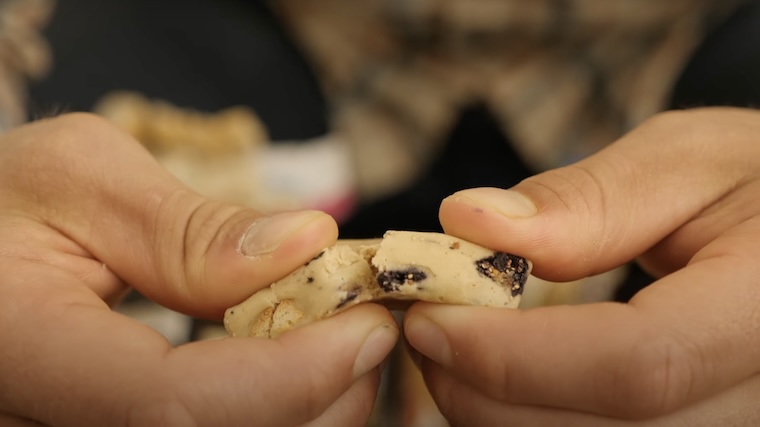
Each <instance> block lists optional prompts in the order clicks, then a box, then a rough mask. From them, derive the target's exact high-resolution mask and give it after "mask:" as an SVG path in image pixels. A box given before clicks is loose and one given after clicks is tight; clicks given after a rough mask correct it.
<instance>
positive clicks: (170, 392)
mask: <svg viewBox="0 0 760 427" xmlns="http://www.w3.org/2000/svg"><path fill="white" fill-rule="evenodd" d="M244 235H247V236H248V237H247V238H244V237H243V236H244ZM0 236H2V238H0V425H3V426H14V427H15V426H24V427H26V426H32V425H47V426H55V427H66V426H72V427H73V426H76V427H83V426H84V427H86V426H106V425H107V426H182V427H185V426H191V427H193V426H196V427H201V426H257V425H261V426H283V427H284V426H300V425H309V426H323V425H324V426H333V425H341V426H363V425H364V424H365V423H366V420H367V418H368V417H369V414H370V411H371V409H372V404H373V403H374V399H375V394H376V390H377V384H378V381H379V368H378V365H380V364H381V362H382V361H383V360H384V359H385V358H386V356H387V354H388V353H389V352H390V350H391V349H392V347H393V345H394V343H395V341H396V338H397V336H398V331H397V327H396V323H395V321H394V320H393V318H392V317H391V316H390V315H389V313H388V312H387V311H386V310H385V309H383V308H382V307H379V306H375V305H368V306H366V307H362V308H360V309H358V310H350V311H349V312H346V313H344V314H341V315H339V316H336V317H335V318H333V319H329V320H327V321H325V322H319V323H318V324H314V325H310V326H307V327H304V328H301V329H299V330H297V331H294V332H292V333H289V334H287V335H285V336H282V337H281V338H279V339H276V340H265V339H255V338H229V339H222V340H214V341H204V342H196V343H190V344H186V345H182V346H178V347H172V346H170V344H169V343H168V342H167V341H166V339H164V338H163V337H162V336H161V335H159V334H158V333H157V332H155V331H153V330H151V329H149V328H148V327H146V326H144V325H142V324H140V323H138V322H136V321H134V320H132V319H129V318H126V317H124V316H122V315H120V314H117V313H115V312H113V311H112V310H111V307H112V306H113V305H114V304H116V303H118V301H119V298H120V297H121V296H122V295H124V293H125V291H126V290H127V289H128V288H129V287H133V288H134V289H136V290H138V291H140V292H141V293H143V294H144V295H146V296H147V297H149V298H151V299H152V300H154V301H156V302H158V303H160V304H162V305H164V306H166V307H168V308H171V309H174V310H177V311H181V312H184V313H187V314H190V315H194V316H198V317H203V318H216V319H219V318H221V316H222V314H223V311H224V309H225V308H227V307H229V306H232V305H234V304H236V303H239V302H240V301H242V300H243V299H245V298H246V297H247V296H249V295H251V294H252V293H253V292H255V291H256V290H258V289H261V288H262V287H264V286H266V285H268V284H269V283H271V282H272V281H273V280H275V279H277V278H280V277H282V276H284V275H285V274H287V273H288V272H290V271H292V270H294V269H295V268H297V267H298V266H300V265H302V264H303V263H304V262H306V261H308V260H309V259H310V258H311V257H313V256H314V255H315V254H316V253H318V252H319V251H320V250H321V249H322V248H324V247H325V246H329V245H331V244H333V243H334V241H335V239H336V237H337V226H336V225H335V222H334V221H333V220H332V218H330V217H329V216H327V215H325V214H323V213H320V212H312V211H307V212H298V213H287V214H280V215H264V214H262V213H260V212H256V211H254V210H251V209H247V208H244V207H241V206H233V205H227V204H223V203H218V202H214V201H211V200H208V199H205V198H203V197H201V196H199V195H197V194H194V193H192V192H191V191H189V190H188V189H187V188H186V187H184V186H183V185H182V184H181V183H179V182H178V181H177V180H176V179H174V178H173V177H172V176H170V175H169V174H168V173H167V172H165V171H164V170H163V169H162V168H161V167H160V166H159V165H158V164H157V163H156V162H155V161H154V160H153V159H152V157H151V156H150V155H149V154H148V153H147V152H146V151H145V150H144V149H143V148H142V147H141V146H140V145H139V144H138V143H137V142H136V141H135V140H133V139H132V138H131V137H129V136H128V135H126V134H125V133H123V132H121V131H119V130H117V129H116V128H114V127H113V126H111V125H110V124H108V123H106V122H105V121H103V120H101V119H99V118H97V117H95V116H91V115H86V114H70V115H64V116H61V117H58V118H54V119H46V120H42V121H39V122H36V123H33V124H30V125H27V126H23V127H20V128H18V129H15V130H13V131H11V132H9V133H7V134H4V135H2V136H1V137H0Z"/></svg>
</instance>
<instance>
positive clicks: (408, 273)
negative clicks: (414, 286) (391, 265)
mask: <svg viewBox="0 0 760 427" xmlns="http://www.w3.org/2000/svg"><path fill="white" fill-rule="evenodd" d="M425 279H427V274H425V272H424V271H422V270H420V269H417V268H409V269H406V270H395V271H394V270H389V271H382V272H380V273H378V275H377V284H378V285H379V286H380V289H382V290H384V291H385V292H394V291H398V290H399V289H400V288H401V286H403V285H405V284H409V283H414V282H421V281H423V280H425Z"/></svg>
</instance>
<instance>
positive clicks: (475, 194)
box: [455, 188, 538, 218]
mask: <svg viewBox="0 0 760 427" xmlns="http://www.w3.org/2000/svg"><path fill="white" fill-rule="evenodd" d="M455 196H456V197H458V198H464V199H469V202H470V203H472V202H474V203H475V204H477V205H480V206H481V207H490V208H491V209H493V210H495V211H497V212H499V213H500V214H502V215H504V216H507V217H510V218H529V217H532V216H533V215H535V214H536V213H538V208H536V205H535V203H533V201H531V200H530V199H529V198H527V197H526V196H525V195H523V194H522V193H520V192H518V191H515V190H502V189H500V188H472V189H469V190H463V191H460V192H458V193H456V194H455Z"/></svg>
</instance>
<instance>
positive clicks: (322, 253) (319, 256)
mask: <svg viewBox="0 0 760 427" xmlns="http://www.w3.org/2000/svg"><path fill="white" fill-rule="evenodd" d="M325 252H327V250H323V251H322V252H320V253H318V254H317V255H316V256H315V257H314V258H312V259H310V260H309V262H307V263H306V264H304V265H303V266H304V267H306V266H308V265H309V264H311V263H312V261H316V260H318V259H320V258H322V255H324V254H325Z"/></svg>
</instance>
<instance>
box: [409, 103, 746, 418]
mask: <svg viewBox="0 0 760 427" xmlns="http://www.w3.org/2000/svg"><path fill="white" fill-rule="evenodd" d="M440 219H441V223H442V224H443V227H444V228H445V230H446V232H447V233H450V234H453V235H456V236H459V237H462V238H465V239H468V240H471V241H473V242H476V243H479V244H481V245H484V246H488V247H491V248H494V249H498V250H503V251H506V252H514V253H516V254H518V255H521V256H524V257H527V258H529V259H531V260H533V262H534V274H535V275H536V276H539V277H542V278H544V279H549V280H555V281H565V280H573V279H579V278H582V277H585V276H587V275H591V274H595V273H600V272H603V271H606V270H609V269H611V268H613V267H615V266H618V265H621V264H623V263H625V262H628V261H629V260H632V259H638V261H639V262H640V264H641V265H642V266H643V267H644V268H645V269H646V270H647V271H649V272H650V273H651V274H652V275H653V276H655V277H656V278H658V280H656V282H655V283H653V284H652V285H651V286H649V287H647V288H645V289H644V290H642V291H640V292H639V293H638V294H637V295H635V297H634V298H633V299H632V300H631V301H630V303H628V304H618V303H599V304H588V305H580V306H558V307H542V308H536V309H530V310H524V311H512V310H500V309H487V308H473V307H452V306H441V305H433V304H423V303H419V304H416V305H414V306H413V307H411V309H410V310H409V311H408V313H407V316H406V319H405V325H404V331H405V336H406V339H407V340H408V342H409V344H410V345H411V346H412V347H413V348H415V349H416V350H417V351H419V352H420V353H421V356H420V355H418V356H419V358H420V359H419V363H420V366H421V369H422V372H423V375H424V377H425V379H426V382H427V384H428V387H429V388H430V390H431V393H432V395H433V397H434V399H435V400H436V402H437V404H438V405H439V407H440V409H441V410H442V412H443V414H444V415H445V416H446V417H447V418H448V419H449V420H450V422H451V424H452V425H453V426H468V427H478V426H497V425H498V426H510V425H515V426H563V427H574V426H583V427H595V426H600V427H601V426H604V427H615V426H654V427H664V426H687V425H688V426H718V425H720V426H729V425H730V426H755V425H760V405H758V401H760V375H758V373H760V309H758V308H760V113H758V112H755V111H751V110H743V109H730V108H711V109H695V110H689V111H679V112H669V113H664V114H661V115H658V116H656V117H654V118H652V119H651V120H649V121H647V122H646V123H644V124H642V125H641V126H640V127H638V128H637V129H635V130H633V131H632V132H630V133H629V134H627V135H625V136H624V137H623V138H621V139H620V140H619V141H617V142H615V143H614V144H612V145H611V146H609V147H608V148H606V149H604V150H602V151H600V152H599V153H597V154H596V155H594V156H591V157H589V158H588V159H585V160H583V161H581V162H579V163H577V164H574V165H571V166H568V167H565V168H561V169H557V170H553V171H549V172H547V173H543V174H539V175H537V176H534V177H531V178H529V179H527V180H525V181H523V182H521V183H520V184H518V185H517V186H516V187H514V188H512V189H510V190H503V189H492V188H491V189H470V190H465V191H462V192H459V193H456V194H454V195H452V196H450V197H449V198H447V199H446V200H444V201H443V203H442V205H441V209H440Z"/></svg>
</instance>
